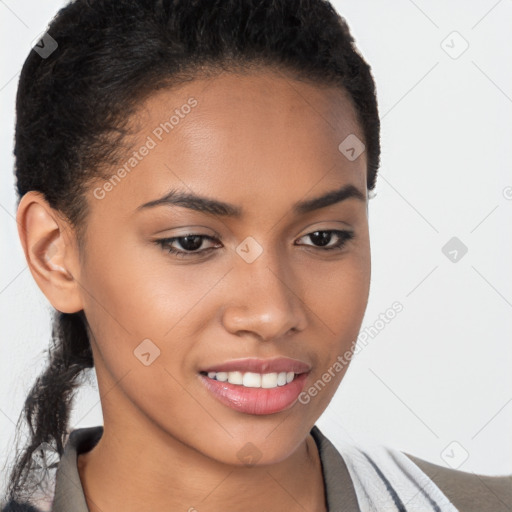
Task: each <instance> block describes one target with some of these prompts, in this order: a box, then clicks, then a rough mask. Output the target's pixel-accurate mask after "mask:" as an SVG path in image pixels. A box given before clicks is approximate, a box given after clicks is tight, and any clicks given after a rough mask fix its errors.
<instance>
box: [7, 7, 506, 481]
mask: <svg viewBox="0 0 512 512" xmlns="http://www.w3.org/2000/svg"><path fill="white" fill-rule="evenodd" d="M64 3H65V2H62V1H57V0H51V1H50V0H46V1H45V2H35V1H30V2H29V1H19V2H14V1H13V0H6V1H2V2H0V17H1V20H2V27H3V30H2V31H1V32H0V38H1V40H2V44H1V47H2V49H3V52H2V62H1V70H2V71H1V74H0V77H1V78H0V102H1V105H2V115H1V116H0V123H1V137H0V145H1V146H0V151H1V162H2V173H1V180H2V183H1V188H0V223H1V242H0V243H1V251H0V258H1V261H0V311H1V313H2V316H1V329H2V345H1V346H2V352H1V356H2V357H0V376H1V377H0V378H1V389H0V432H1V433H2V435H1V436H0V464H1V466H2V469H0V471H1V472H2V473H4V469H3V465H4V463H5V461H6V460H7V456H9V457H11V456H12V454H11V451H12V450H11V448H12V442H13V440H14V424H15V422H16V420H17V418H18V414H19V412H20V410H21V407H22V405H23V401H24V398H25V396H26V394H27V392H28V390H29V387H30V386H31V385H32V384H33V382H34V379H35V377H36V376H37V375H38V374H39V373H40V371H41V370H42V368H43V365H44V363H45V359H46V350H47V348H48V343H49V337H50V311H51V307H50V305H49V303H48V302H47V300H46V298H45V297H44V295H43V294H42V293H41V292H40V290H39V288H38V287H37V285H36V284H35V282H34V280H33V278H32V276H31V274H30V272H29V270H28V268H27V266H26V262H25V259H24V256H23V253H22V250H21V245H20V243H19V239H18V234H17V229H16V222H15V218H14V217H15V212H16V208H15V192H14V177H13V157H12V147H13V143H12V141H13V133H14V102H15V93H16V87H17V81H18V75H19V71H20V69H21V66H22V63H23V61H24V59H25V58H26V56H27V54H28V52H29V49H30V47H31V45H32V41H33V40H34V39H35V38H36V37H37V36H38V35H39V34H40V33H41V32H43V31H44V30H45V28H46V24H47V23H48V22H49V20H50V19H51V18H52V17H53V15H54V14H55V13H56V12H57V10H58V8H59V7H60V6H61V5H63V4H64ZM333 3H334V5H335V7H336V9H337V10H338V12H340V14H341V15H342V16H344V17H346V19H347V21H348V23H349V26H350V28H351V31H352V34H353V35H354V37H355V39H356V43H357V45H358V47H359V48H360V50H361V52H362V54H363V56H364V57H365V58H366V59H367V60H368V62H369V63H370V65H371V66H372V70H373V73H374V77H375V80H376V84H377V90H378V99H379V107H380V113H381V120H382V165H381V169H380V171H379V178H378V181H377V188H376V192H377V195H376V197H375V198H373V199H372V200H371V201H370V213H369V215H370V229H371V232H370V235H371V243H372V264H373V267H372V284H371V291H370V302H369V305H368V308H367V312H366V316H365V319H364V320H363V325H362V330H364V329H365V328H367V327H369V326H372V325H374V324H375V322H376V320H377V319H378V317H379V314H380V313H384V312H385V311H386V310H387V309H388V308H390V307H391V304H392V303H393V302H395V301H400V302H401V304H403V307H404V310H403V311H402V312H401V313H399V314H398V315H397V316H396V317H395V319H394V320H392V321H391V322H390V323H389V324H387V325H385V327H384V328H381V329H380V330H379V332H378V334H377V335H376V336H374V337H372V338H369V342H368V344H367V345H366V346H364V347H363V348H362V350H361V351H360V352H359V354H358V355H357V357H356V358H355V359H354V361H353V363H352V366H351V367H350V369H349V371H348V373H347V374H346V376H345V378H344V380H343V381H342V384H341V386H340V389H339V390H338V392H337V394H336V396H335V398H334V399H333V401H332V402H331V404H330V406H329V408H328V409H327V410H326V412H325V414H324V415H323V416H322V417H321V418H320V420H319V421H318V423H317V424H318V426H319V427H320V429H321V430H322V431H323V432H324V434H326V435H327V437H329V438H330V439H331V440H332V441H333V442H335V443H336V440H338V439H339V440H341V439H344V440H349V441H354V442H358V443H362V444H364V443H365V442H377V443H383V444H385V445H388V446H392V447H394V448H397V449H400V450H402V451H406V452H408V453H411V454H414V455H417V456H419V457H421V458H423V459H426V460H429V461H431V462H434V463H435V464H439V465H441V466H446V467H457V468H458V469H461V470H464V471H470V472H471V471H473V472H476V473H480V474H489V475H491V474H506V473H512V436H511V433H512V372H511V368H512V278H511V277H512V270H511V267H512V266H511V262H512V230H511V227H512V222H511V221H512V172H511V162H512V143H511V141H512V117H511V115H512V31H511V30H510V27H511V26H512V1H511V0H501V1H496V0H480V1H475V0H474V1H467V0H458V1H454V0H451V1H449V2H446V1H442V0H436V1H428V2H427V1H426V0H423V1H422V0H417V1H415V2H413V1H412V0H395V1H394V2H393V3H391V2H381V1H377V0H350V1H335V2H333ZM390 4H391V5H392V8H390ZM454 31H456V32H458V34H459V35H457V34H455V35H454V34H453V32H454ZM462 38H463V39H464V40H465V41H467V44H469V46H468V48H467V50H466V51H464V53H462V54H461V55H460V56H458V57H457V58H453V57H454V56H456V55H457V53H458V52H460V51H461V50H462V49H463V48H464V45H465V43H464V41H463V39H462ZM443 41H444V43H443ZM447 52H450V53H451V54H452V56H450V55H449V53H447ZM454 236H456V237H457V238H458V239H460V240H461V241H462V242H463V243H464V244H465V245H466V246H467V248H468V252H467V253H466V254H465V255H464V256H463V257H462V258H460V259H459V260H458V261H457V262H453V261H450V259H448V258H447V257H446V256H445V255H444V254H443V252H442V251H441V248H442V247H443V246H444V245H445V244H446V243H447V242H448V240H449V239H451V238H452V237H454ZM379 325H380V324H379ZM90 382H91V383H90V384H86V385H84V386H83V387H82V389H81V390H80V391H79V393H78V394H77V397H76V401H75V404H76V405H75V408H74V410H73V414H72V417H71V428H78V427H85V426H92V425H99V424H102V415H101V408H100V403H99V395H98V390H97V387H96V380H95V377H94V374H91V379H90ZM466 457H467V459H466V460H464V459H465V458H466ZM461 463H462V464H461ZM1 483H2V482H0V485H1Z"/></svg>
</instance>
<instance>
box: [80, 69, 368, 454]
mask: <svg viewBox="0 0 512 512" xmlns="http://www.w3.org/2000/svg"><path fill="white" fill-rule="evenodd" d="M134 120H135V121H136V126H137V130H136V132H135V133H136V135H135V137H134V138H133V139H131V141H130V144H131V145H132V148H131V150H130V151H129V152H128V153H127V154H126V158H125V160H124V161H122V162H121V163H120V164H119V165H118V166H116V167H115V168H114V167H113V168H112V169H110V170H109V173H107V174H108V175H109V176H111V179H110V180H109V181H104V180H98V181H96V182H95V183H94V184H93V185H91V187H90V190H89V193H88V197H87V200H88V203H89V205H90V216H89V217H88V224H87V232H86V244H85V253H84V254H82V260H81V267H80V272H79V276H77V280H78V282H79V283H80V287H79V292H80V295H81V300H82V304H83V308H84V311H85V314H86V317H87V320H88V322H89V327H90V330H91V337H92V340H91V341H92V346H93V353H94V358H95V366H96V372H97V376H98V383H99V386H100V392H101V394H102V407H103V416H104V422H105V428H106V429H107V428H110V429H111V431H114V430H115V429H118V430H119V431H122V430H123V429H125V430H126V425H131V426H132V427H134V428H136V429H137V430H138V431H141V432H142V431H144V432H146V433H149V432H150V431H151V432H153V433H154V432H155V431H158V433H159V435H164V436H166V438H167V439H172V440H173V442H177V443H180V444H182V445H185V446H188V447H192V448H194V449H195V450H197V451H198V452H200V453H202V454H204V455H207V456H208V457H211V458H213V459H216V460H218V461H222V462H225V463H229V464H241V463H242V462H243V460H244V457H245V455H249V456H254V457H257V458H258V463H260V464H264V463H272V462H277V461H279V460H282V459H284V458H285V457H287V456H288V455H289V454H290V453H292V452H293V451H294V449H296V448H297V446H298V445H299V444H300V443H301V442H303V440H304V438H305V437H306V436H307V434H308V432H309V430H310V429H311V427H312V426H313V425H314V423H315V421H316V420H317V419H318V417H319V416H320V415H321V413H322V412H323V411H324V409H325V408H326V407H327V405H328V403H329V401H330V400H331V398H332V396H333V394H334V392H335V391H336V389H337V387H338V385H339V384H340V381H341V379H342V378H343V375H344V373H345V372H346V369H347V364H346V363H348V361H345V364H343V365H340V364H339V365H335V362H336V361H340V356H341V357H343V354H344V353H345V352H346V351H347V350H349V349H350V348H352V344H353V341H354V340H355V339H356V338H357V334H358V332H359V329H360V326H361V322H362V319H363V315H364V311H365V308H366V304H367V299H368V292H369V283H370V245H369V236H368V217H367V190H366V156H365V154H364V152H363V153H362V154H361V155H360V156H359V157H358V158H355V159H354V158H347V156H346V154H347V153H346V152H345V153H343V152H341V151H340V150H339V148H338V146H339V145H340V143H341V142H342V141H344V140H345V139H346V138H347V137H349V136H351V137H354V136H355V137H357V138H358V139H359V140H363V135H362V131H361V128H360V126H359V125H358V123H357V121H356V115H355V111H354V109H353V108H352V106H351V104H350V102H349V100H348V99H347V97H346V96H345V95H344V94H343V93H342V92H341V91H340V90H339V89H334V88H330V87H320V86H318V85H312V84H307V83H305V82H300V81H296V80H293V79H292V78H285V77H284V75H282V74H276V73H275V72H272V71H270V70H266V71H261V70H260V71H258V72H256V71H253V72H250V73H246V74H235V73H223V74H220V75H219V76H217V77H215V78H210V79H208V80H206V79H204V80H201V79H197V80H195V81H193V82H188V83H187V84H186V85H183V86H180V87H179V88H178V89H172V90H160V91H158V92H157V93H155V94H153V95H152V96H151V97H150V98H149V99H148V100H147V101H145V103H144V104H143V106H142V107H141V109H140V111H138V113H137V114H136V117H135V118H134ZM348 140H349V141H350V140H356V139H348ZM144 148H145V149H144ZM352 153H353V152H352ZM349 156H352V155H351V154H350V153H349ZM123 169H124V172H123ZM340 189H345V194H341V195H337V196H336V197H335V198H334V199H333V200H331V201H316V202H315V201H311V200H313V199H316V198H320V197H322V196H325V195H326V194H328V193H333V192H337V191H340ZM171 190H173V191H174V195H171V198H169V196H168V198H167V200H166V201H164V200H162V201H158V202H157V200H159V199H161V198H163V197H164V196H166V195H168V194H169V192H170V191H171ZM347 191H348V192H347ZM357 192H359V194H360V197H358V193H357ZM184 195H195V196H200V197H201V198H203V199H205V198H207V199H210V200H213V201H216V202H222V203H223V204H222V205H221V204H217V203H211V204H208V205H207V206H204V203H201V202H200V201H199V200H198V199H196V200H189V201H187V200H186V199H185V198H184V197H183V196H184ZM334 195H336V194H334ZM173 201H174V202H173ZM224 203H225V204H224ZM297 204H301V205H302V206H301V207H299V206H296V205H297ZM201 205H203V210H201ZM248 360H249V361H248ZM275 363H277V364H275ZM340 366H342V368H340ZM226 374H227V375H226ZM246 374H247V375H246ZM272 374H277V375H272ZM279 374H284V377H283V375H281V376H279ZM208 375H210V376H208ZM326 375H327V377H326ZM287 377H288V379H287ZM226 378H227V379H228V381H227V382H226V381H225V379H226ZM291 378H293V380H291ZM283 379H284V380H283ZM276 380H277V386H276ZM288 381H290V382H288ZM319 381H320V383H321V385H319ZM315 383H316V387H315ZM313 388H315V389H316V392H315V391H314V390H313V391H308V390H311V389H313ZM299 398H300V399H299ZM248 443H252V444H248ZM244 450H245V451H244ZM251 450H253V451H254V453H248V454H247V453H245V452H247V451H249V452H250V451H251ZM256 453H257V455H255V454H256ZM254 457H253V458H254Z"/></svg>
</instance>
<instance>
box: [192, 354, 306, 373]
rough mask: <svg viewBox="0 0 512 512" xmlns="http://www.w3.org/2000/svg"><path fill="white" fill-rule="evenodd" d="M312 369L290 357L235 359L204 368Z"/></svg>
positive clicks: (276, 371) (205, 369)
mask: <svg viewBox="0 0 512 512" xmlns="http://www.w3.org/2000/svg"><path fill="white" fill-rule="evenodd" d="M310 370H311V365H309V364H306V363H304V362H302V361H298V360H297V359H290V358H289V357H276V358H273V359H257V358H247V359H233V360H231V361H226V362H224V363H219V364H215V365H212V366H209V367H208V368H203V369H202V370H201V371H203V372H235V371H239V372H254V373H280V372H294V373H305V372H309V371H310Z"/></svg>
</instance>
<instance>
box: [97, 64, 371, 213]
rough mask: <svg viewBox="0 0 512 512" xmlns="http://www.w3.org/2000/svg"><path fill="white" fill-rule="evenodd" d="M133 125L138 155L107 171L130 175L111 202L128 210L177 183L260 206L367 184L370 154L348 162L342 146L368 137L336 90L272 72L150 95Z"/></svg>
mask: <svg viewBox="0 0 512 512" xmlns="http://www.w3.org/2000/svg"><path fill="white" fill-rule="evenodd" d="M133 121H134V123H133V126H134V130H133V133H134V135H133V137H130V142H129V144H130V146H131V149H130V150H129V151H128V152H127V154H126V158H125V160H124V161H121V162H120V164H119V165H118V166H116V167H112V168H111V169H109V172H107V173H106V176H109V175H110V176H112V177H113V178H115V177H114V174H116V172H117V171H118V170H119V169H120V168H124V169H125V172H123V173H122V174H123V178H122V179H121V180H118V179H115V180H114V181H116V184H115V185H113V187H111V188H110V190H109V192H108V196H107V197H108V200H109V202H111V204H115V202H116V201H118V202H119V204H116V207H117V208H120V209H124V211H125V213H128V210H127V208H129V209H130V210H132V211H133V210H134V209H135V208H136V207H137V206H139V205H140V204H142V203H144V202H147V201H151V200H154V199H156V198H157V197H160V196H161V195H162V194H164V193H165V192H166V191H167V190H168V189H169V188H176V187H177V186H180V187H181V188H182V189H183V190H187V189H188V192H195V193H198V194H201V195H205V196H206V195H207V196H215V197H217V198H219V199H225V200H229V202H232V203H237V204H245V205H247V207H248V208H250V207H251V204H252V205H253V206H254V208H256V209H258V208H261V204H262V203H261V201H262V200H263V199H264V200H265V201H266V203H267V204H268V203H269V202H271V201H276V202H281V203H286V201H288V202H289V203H290V204H292V203H295V202H296V201H298V200H299V199H304V198H307V197H308V196H314V197H316V196H318V195H320V193H322V192H324V191H326V190H332V189H334V188H339V186H340V185H341V184H344V183H352V184H354V185H355V186H357V187H358V188H359V189H360V190H362V191H364V190H365V188H366V156H365V154H364V153H363V154H362V155H361V156H360V158H357V159H356V160H353V161H351V160H349V159H347V158H346V156H345V155H344V154H343V153H342V152H341V151H340V149H339V145H340V143H342V142H343V141H344V140H345V139H346V138H347V137H349V136H356V137H357V138H358V139H359V140H361V141H362V140H363V135H362V130H361V128H360V126H359V123H358V122H357V116H356V112H355V110H354V108H353V106H352V103H351V101H350V99H349V98H348V95H347V94H346V93H345V92H344V90H343V89H341V88H338V87H333V86H325V85H318V84H315V83H309V82H304V81H299V80H296V79H294V78H292V77H291V76H290V75H287V74H284V73H281V72H277V71H273V70H266V71H261V70H260V71H257V72H256V71H252V72H244V73H238V72H237V73H227V72H223V73H221V74H220V75H218V76H214V77H213V78H212V77H210V78H204V79H201V78H199V79H195V80H192V81H190V82H186V83H184V84H182V85H180V86H179V87H176V88H171V89H161V90H159V91H157V92H155V93H153V94H152V95H150V96H149V97H148V98H147V99H146V101H145V102H144V103H143V104H142V105H141V107H140V108H139V109H138V110H137V112H136V113H135V114H134V116H133ZM144 146H147V147H151V148H150V149H149V150H144V153H145V154H144V155H143V156H142V157H141V155H140V153H141V152H142V149H143V147H144ZM135 153H136V154H135ZM109 173H110V174H109ZM110 181H112V179H111V180H110ZM100 185H101V184H100ZM244 209H246V208H245V207H244Z"/></svg>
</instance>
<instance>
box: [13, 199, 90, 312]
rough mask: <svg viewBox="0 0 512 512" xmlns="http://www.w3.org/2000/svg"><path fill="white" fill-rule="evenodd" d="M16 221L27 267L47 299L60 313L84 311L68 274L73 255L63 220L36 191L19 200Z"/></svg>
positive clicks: (73, 282)
mask: <svg viewBox="0 0 512 512" xmlns="http://www.w3.org/2000/svg"><path fill="white" fill-rule="evenodd" d="M16 221H17V224H18V235H19V237H20V241H21V245H22V247H23V252H24V254H25V259H26V260H27V265H28V267H29V269H30V272H31V273H32V276H33V277H34V279H35V281H36V283H37V285H38V286H39V288H40V289H41V291H42V292H43V293H44V295H45V296H46V298H47V299H48V300H49V301H50V303H51V304H52V305H53V307H54V308H55V309H57V310H58V311H61V312H63V313H76V312H77V311H80V310H81V309H83V307H82V301H81V297H80V293H79V289H78V283H77V281H76V279H75V278H74V276H73V273H72V271H71V268H73V265H75V264H76V255H75V253H74V251H73V248H72V247H70V243H69V239H68V237H67V236H66V234H67V233H66V223H65V221H64V220H63V219H62V218H61V217H59V215H58V214H57V212H56V211H55V210H54V209H53V208H51V206H50V205H49V204H48V202H47V201H46V199H45V198H44V196H43V195H42V194H41V193H39V192H36V191H29V192H27V193H26V194H25V195H24V196H23V197H22V198H21V200H20V203H19V205H18V212H17V215H16Z"/></svg>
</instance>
